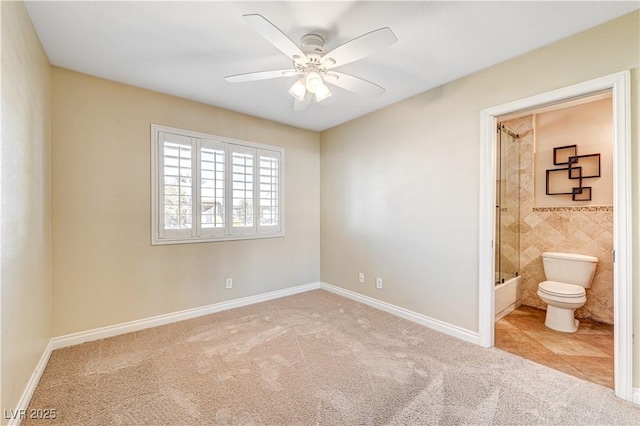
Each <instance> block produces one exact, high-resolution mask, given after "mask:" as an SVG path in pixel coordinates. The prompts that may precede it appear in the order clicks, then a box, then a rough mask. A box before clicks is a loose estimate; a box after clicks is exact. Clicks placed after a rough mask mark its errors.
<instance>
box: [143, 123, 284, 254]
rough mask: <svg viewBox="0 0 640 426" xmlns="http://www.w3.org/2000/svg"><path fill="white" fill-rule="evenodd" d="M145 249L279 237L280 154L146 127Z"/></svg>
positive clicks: (281, 215)
mask: <svg viewBox="0 0 640 426" xmlns="http://www.w3.org/2000/svg"><path fill="white" fill-rule="evenodd" d="M151 134H152V136H151V155H152V166H151V168H152V179H151V182H152V185H151V190H152V196H151V200H152V201H151V202H152V206H151V211H152V228H153V229H152V241H151V243H152V244H176V243H189V242H203V241H220V240H235V239H246V238H266V237H281V236H284V210H283V205H284V204H283V194H284V188H283V183H284V181H283V170H284V149H282V148H279V147H274V146H269V145H262V144H257V143H251V142H244V141H239V140H235V139H229V138H224V137H219V136H213V135H206V134H202V133H197V132H191V131H187V130H179V129H172V128H168V127H162V126H157V125H152V126H151Z"/></svg>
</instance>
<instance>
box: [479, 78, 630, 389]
mask: <svg viewBox="0 0 640 426" xmlns="http://www.w3.org/2000/svg"><path fill="white" fill-rule="evenodd" d="M630 87H631V83H630V72H629V71H622V72H618V73H615V74H611V75H608V76H604V77H601V78H596V79H594V80H589V81H586V82H583V83H578V84H575V85H572V86H568V87H564V88H561V89H557V90H553V91H550V92H546V93H542V94H539V95H535V96H531V97H528V98H524V99H520V100H517V101H513V102H509V103H506V104H502V105H498V106H494V107H491V108H487V109H483V110H482V111H481V112H480V128H481V133H480V208H479V216H480V218H479V219H480V228H479V247H478V253H479V259H478V265H479V278H480V279H479V309H478V311H479V323H478V343H479V344H480V345H481V346H484V347H486V348H490V347H493V346H494V314H495V313H494V310H495V306H494V274H495V267H494V262H495V248H494V240H495V201H496V196H495V186H496V185H495V174H496V171H495V166H496V164H495V161H496V131H495V129H496V124H497V117H499V116H502V115H506V114H511V113H516V112H520V111H525V110H529V109H534V108H539V107H542V106H546V105H549V104H553V103H557V102H562V101H567V100H570V99H573V98H577V97H582V96H585V95H589V94H593V93H595V92H599V91H602V90H611V92H612V97H613V127H614V137H613V168H614V172H613V175H614V176H613V186H614V187H613V206H614V207H613V250H614V264H613V277H614V278H613V293H614V294H613V298H614V313H613V317H614V325H615V327H614V383H615V385H614V386H615V393H616V395H617V396H618V397H620V398H622V399H624V400H627V401H633V344H632V342H633V335H632V333H633V309H632V308H633V299H632V273H633V271H632V264H631V259H632V241H631V231H632V227H631V219H632V217H631V215H632V211H631V202H632V201H633V200H632V198H631V172H632V169H631V154H632V152H631V100H630V99H631V95H630Z"/></svg>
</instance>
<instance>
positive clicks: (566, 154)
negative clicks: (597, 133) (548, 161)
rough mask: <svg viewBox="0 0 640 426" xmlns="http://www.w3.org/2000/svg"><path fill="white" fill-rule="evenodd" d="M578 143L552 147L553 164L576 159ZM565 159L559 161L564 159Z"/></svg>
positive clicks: (567, 162)
mask: <svg viewBox="0 0 640 426" xmlns="http://www.w3.org/2000/svg"><path fill="white" fill-rule="evenodd" d="M577 157H578V145H565V146H559V147H556V148H553V165H554V166H562V165H568V164H573V163H576V162H577V161H578V158H577ZM565 159H566V161H560V160H565Z"/></svg>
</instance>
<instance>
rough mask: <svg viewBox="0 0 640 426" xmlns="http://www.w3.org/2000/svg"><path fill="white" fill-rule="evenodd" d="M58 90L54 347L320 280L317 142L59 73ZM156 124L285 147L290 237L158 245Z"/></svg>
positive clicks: (303, 134) (311, 136)
mask: <svg viewBox="0 0 640 426" xmlns="http://www.w3.org/2000/svg"><path fill="white" fill-rule="evenodd" d="M52 86H53V94H52V110H53V127H52V179H53V180H52V182H53V184H52V209H53V227H54V228H53V229H54V232H53V255H54V257H53V259H54V268H53V282H54V295H53V301H54V303H53V305H54V309H53V334H54V335H55V336H58V335H62V334H67V333H73V332H77V331H82V330H89V329H93V328H96V327H101V326H107V325H113V324H118V323H122V322H125V321H131V320H135V319H140V318H147V317H151V316H154V315H159V314H165V313H170V312H175V311H179V310H183V309H188V308H193V307H199V306H204V305H207V304H211V303H216V302H221V301H225V300H230V299H235V298H238V297H244V296H250V295H255V294H259V293H265V292H268V291H273V290H279V289H283V288H287V287H291V286H295V285H301V284H307V283H311V282H317V281H318V280H319V278H320V267H319V258H320V237H319V232H320V231H319V209H320V206H319V179H320V178H319V161H320V159H319V134H318V133H316V132H311V131H303V130H299V129H295V128H292V127H288V126H284V125H281V124H276V123H273V122H269V121H265V120H260V119H257V118H251V117H248V116H245V115H241V114H237V113H233V112H230V111H225V110H221V109H218V108H213V107H209V106H205V105H202V104H198V103H195V102H190V101H186V100H182V99H178V98H174V97H171V96H167V95H162V94H158V93H154V92H150V91H146V90H142V89H137V88H134V87H130V86H125V85H122V84H118V83H114V82H110V81H106V80H102V79H98V78H94V77H89V76H87V75H83V74H78V73H75V72H71V71H67V70H64V69H60V68H56V67H53V68H52ZM151 124H160V125H164V126H170V127H177V128H182V129H188V130H194V131H199V132H205V133H210V134H215V135H220V136H227V137H233V138H238V139H244V140H248V141H252V142H259V143H265V144H270V145H277V146H282V147H284V148H285V150H286V165H285V167H286V169H285V176H286V182H285V191H286V193H285V197H286V237H284V238H269V239H259V240H244V241H228V242H216V243H199V244H178V245H163V246H151V234H150V232H151V230H150V229H151V224H150V220H151V211H150V204H151V201H150V197H151V187H150V173H151V172H150V163H151V159H150V155H151V154H150V144H151V143H150V126H151ZM227 277H232V278H233V289H231V290H225V289H224V280H225V278H227Z"/></svg>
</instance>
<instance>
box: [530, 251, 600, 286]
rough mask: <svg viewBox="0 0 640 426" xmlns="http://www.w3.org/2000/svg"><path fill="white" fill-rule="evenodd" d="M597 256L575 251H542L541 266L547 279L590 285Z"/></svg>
mask: <svg viewBox="0 0 640 426" xmlns="http://www.w3.org/2000/svg"><path fill="white" fill-rule="evenodd" d="M597 263H598V258H597V257H594V256H587V255H585V254H575V253H554V252H545V253H542V266H543V267H544V275H545V276H546V277H547V280H548V281H557V282H561V283H567V284H575V285H579V286H582V287H584V288H589V287H591V282H592V281H593V275H594V274H595V272H596V264H597Z"/></svg>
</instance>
